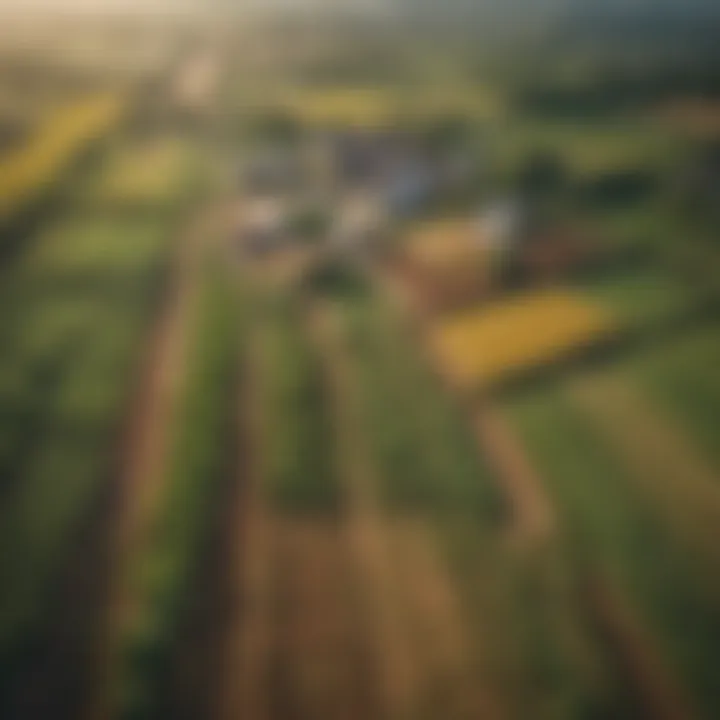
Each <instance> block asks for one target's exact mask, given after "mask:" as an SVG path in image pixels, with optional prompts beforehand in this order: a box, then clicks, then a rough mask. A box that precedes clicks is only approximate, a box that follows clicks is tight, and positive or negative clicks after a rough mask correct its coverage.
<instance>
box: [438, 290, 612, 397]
mask: <svg viewBox="0 0 720 720" xmlns="http://www.w3.org/2000/svg"><path fill="white" fill-rule="evenodd" d="M615 327H616V324H615V322H614V320H613V318H612V317H611V316H610V315H609V314H607V313H606V312H605V311H604V310H603V309H602V308H600V307H597V306H596V305H594V304H592V303H590V302H587V301H586V300H585V299H583V298H582V297H580V296H578V295H576V294H573V293H572V292H566V291H562V290H544V291H541V292H536V293H531V294H526V295H522V296H519V297H514V298H512V299H510V300H507V301H504V302H500V303H494V304H492V305H490V306H487V307H483V308H481V309H476V310H472V311H469V312H463V313H461V314H458V315H456V316H455V317H452V318H450V319H446V320H445V321H443V322H440V323H438V324H437V325H436V326H435V327H434V328H432V329H431V331H430V344H431V348H432V351H433V353H434V355H435V357H436V358H437V361H438V363H439V365H440V367H441V369H442V370H443V372H444V373H445V374H446V376H447V378H448V379H449V380H450V381H451V382H452V383H453V384H454V385H455V386H457V387H460V388H465V389H471V388H478V389H481V388H485V387H489V386H491V385H492V384H493V383H496V382H499V381H502V380H506V379H509V378H511V377H515V376H517V375H520V374H522V373H523V372H527V371H529V370H532V369H535V368H537V367H539V366H541V365H543V364H545V363H548V362H552V361H554V360H557V359H559V358H561V357H563V356H565V355H567V354H569V353H572V352H573V351H575V350H578V349H580V348H583V347H587V346H589V345H591V344H592V343H594V342H596V341H597V340H598V339H600V338H602V337H605V336H607V335H608V334H609V333H610V332H611V331H612V330H613V329H614V328H615Z"/></svg>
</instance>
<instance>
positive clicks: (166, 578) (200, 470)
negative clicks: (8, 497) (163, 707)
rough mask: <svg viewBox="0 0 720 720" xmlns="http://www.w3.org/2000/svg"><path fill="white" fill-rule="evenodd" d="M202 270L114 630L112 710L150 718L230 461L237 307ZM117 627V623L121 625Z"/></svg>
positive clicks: (223, 283)
mask: <svg viewBox="0 0 720 720" xmlns="http://www.w3.org/2000/svg"><path fill="white" fill-rule="evenodd" d="M217 275H218V273H217V270H214V271H213V270H209V271H208V274H207V277H206V278H205V283H204V288H203V290H202V294H201V298H200V305H199V308H198V312H197V319H196V321H195V328H194V331H193V332H192V337H191V348H192V349H191V354H190V358H189V368H188V371H187V375H186V378H185V383H184V390H183V392H182V393H181V398H180V402H179V409H178V413H177V417H176V420H175V423H176V424H175V427H174V432H173V434H174V441H173V442H172V445H171V449H170V457H169V458H168V463H167V476H166V479H165V482H164V485H163V487H164V488H165V489H164V490H163V496H162V497H161V499H160V508H159V511H158V514H157V516H156V519H155V523H154V527H153V529H152V532H151V534H150V541H149V544H148V546H147V547H146V548H145V549H144V550H143V551H142V553H141V554H140V556H139V557H138V558H137V559H136V561H135V566H134V567H133V568H132V569H131V572H132V575H133V579H132V581H131V586H132V588H133V589H132V594H133V597H135V598H136V601H137V612H136V613H135V615H134V617H133V618H132V619H131V624H130V627H128V628H126V629H125V632H124V633H123V634H124V637H123V638H122V639H121V666H120V668H119V672H120V678H119V679H120V683H121V698H120V702H121V707H122V712H121V716H122V717H132V718H142V717H151V716H153V712H154V711H156V710H157V705H158V703H159V702H160V700H161V698H160V694H159V693H161V688H162V683H163V681H164V680H166V679H167V672H168V668H169V663H170V660H171V657H172V651H173V648H174V646H175V642H176V641H177V638H178V635H179V633H178V630H179V627H180V625H181V623H182V622H183V619H184V616H185V613H186V612H187V611H188V607H189V598H190V597H191V596H192V594H193V592H206V591H207V588H203V587H196V586H194V585H193V582H194V581H195V580H196V578H197V575H198V572H199V570H200V565H201V563H202V561H203V552H204V550H205V549H206V546H207V538H208V536H209V532H210V524H211V522H212V518H213V516H214V507H215V506H216V504H217V500H218V498H219V497H220V496H221V491H222V487H223V484H224V483H226V482H227V481H228V479H229V476H230V475H231V473H232V472H233V470H234V462H233V460H234V448H235V442H236V438H235V433H236V430H237V428H236V425H235V422H234V421H235V417H236V410H237V408H236V405H237V403H236V393H234V392H232V390H233V388H235V387H236V386H237V384H238V382H237V381H238V373H237V371H238V367H239V364H238V341H239V338H240V334H239V325H238V321H239V315H238V306H237V298H236V297H235V296H234V294H233V292H232V290H231V288H230V286H229V285H228V283H227V279H223V278H221V277H220V278H219V277H217ZM121 630H122V629H121Z"/></svg>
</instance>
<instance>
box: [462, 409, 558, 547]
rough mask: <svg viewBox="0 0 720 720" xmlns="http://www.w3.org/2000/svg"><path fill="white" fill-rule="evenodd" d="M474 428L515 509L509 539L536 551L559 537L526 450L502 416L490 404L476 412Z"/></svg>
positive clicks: (512, 512) (496, 475)
mask: <svg viewBox="0 0 720 720" xmlns="http://www.w3.org/2000/svg"><path fill="white" fill-rule="evenodd" d="M472 422H473V428H474V431H475V434H476V437H477V439H478V444H479V446H480V448H481V449H482V450H483V451H484V454H485V456H486V457H487V459H488V461H489V463H490V465H491V467H492V468H493V469H494V470H495V477H496V478H497V481H498V483H499V484H500V489H501V490H502V492H503V494H504V496H505V498H506V499H507V501H508V502H509V504H510V507H511V518H512V525H511V526H510V527H509V528H508V531H509V533H508V534H509V538H510V540H511V541H512V542H513V543H516V544H517V545H518V546H519V547H520V548H523V547H525V548H536V547H538V546H541V545H543V544H545V543H546V542H549V541H550V540H551V539H552V538H553V537H554V536H555V534H556V521H555V513H554V510H553V507H552V505H551V503H550V500H549V499H548V497H547V495H546V493H545V489H544V487H543V482H542V480H541V478H540V477H539V476H538V474H537V472H536V471H535V469H534V468H533V466H532V463H531V462H530V460H529V458H528V457H527V454H526V452H525V449H524V448H523V447H522V445H521V444H520V441H519V440H518V438H517V437H516V435H515V433H514V432H513V430H512V428H511V427H510V425H509V424H508V422H507V421H506V420H505V418H504V417H503V416H502V414H501V412H500V411H499V410H498V409H497V408H495V407H493V406H492V405H491V404H490V403H489V402H488V401H481V402H480V403H479V406H478V407H477V409H476V410H475V411H474V416H473V418H472Z"/></svg>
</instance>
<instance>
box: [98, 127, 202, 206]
mask: <svg viewBox="0 0 720 720" xmlns="http://www.w3.org/2000/svg"><path fill="white" fill-rule="evenodd" d="M191 161H192V152H191V148H190V146H189V145H188V143H186V142H185V141H184V140H182V139H181V138H179V137H162V138H154V139H152V140H151V141H143V142H138V143H136V144H135V145H134V146H130V147H128V146H126V145H123V146H121V147H119V148H118V149H117V150H116V151H115V152H114V153H113V154H111V155H110V158H109V162H108V163H107V164H106V167H105V170H104V172H103V173H102V175H101V177H100V178H99V179H98V181H97V183H96V188H95V195H96V197H97V198H99V199H100V200H106V201H110V202H130V203H150V204H155V203H160V204H162V203H166V202H170V201H172V200H174V199H175V198H176V197H177V196H178V194H180V193H181V192H182V189H183V186H184V185H186V184H187V181H188V173H189V170H190V165H191Z"/></svg>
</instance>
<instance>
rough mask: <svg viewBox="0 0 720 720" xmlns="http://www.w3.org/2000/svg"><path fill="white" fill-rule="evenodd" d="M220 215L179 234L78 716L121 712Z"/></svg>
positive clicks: (112, 531)
mask: <svg viewBox="0 0 720 720" xmlns="http://www.w3.org/2000/svg"><path fill="white" fill-rule="evenodd" d="M216 218H217V211H216V210H215V208H209V209H208V208H206V209H204V210H203V211H202V212H201V214H200V215H199V217H198V218H196V219H195V221H194V222H193V223H191V225H190V227H189V228H188V229H187V231H186V232H185V233H184V234H183V235H182V236H181V238H180V240H179V244H180V247H179V250H178V255H177V257H176V259H175V263H174V267H173V270H172V272H171V280H170V287H169V290H168V294H167V297H166V300H165V304H164V307H163V309H162V311H161V314H160V317H159V318H158V320H157V321H156V324H155V327H154V330H153V334H152V338H151V341H150V350H149V352H148V354H147V356H146V359H145V363H144V366H143V368H142V371H141V378H140V382H139V385H138V390H137V394H136V396H135V401H134V404H133V406H132V409H131V412H130V414H129V416H128V422H127V433H126V437H125V438H124V441H123V444H122V448H121V451H120V458H121V459H120V468H119V472H118V479H117V487H118V490H117V494H118V501H117V505H116V508H115V518H114V521H113V522H112V523H110V525H109V526H108V528H107V529H106V530H105V532H107V533H108V534H109V536H110V540H109V544H110V552H109V556H108V562H107V564H108V573H107V583H108V586H107V588H106V590H105V607H104V609H103V619H102V622H101V623H100V629H99V633H100V636H99V637H98V638H97V640H96V647H95V650H94V663H93V665H94V671H93V673H92V675H93V679H92V683H91V688H92V692H88V693H87V695H86V698H88V699H89V702H88V704H87V706H86V707H85V708H84V709H83V711H81V712H79V713H78V714H77V715H76V716H75V717H85V718H88V719H89V720H107V718H111V717H113V716H114V714H115V706H116V701H117V698H116V696H115V695H116V691H115V688H114V686H113V678H114V676H115V667H114V664H115V661H116V658H117V653H118V651H119V648H118V643H119V642H120V637H119V636H120V633H121V632H122V631H123V629H124V628H126V627H128V624H129V623H130V622H131V620H132V617H133V613H134V610H135V608H134V598H133V597H132V591H131V588H130V587H129V585H128V579H129V576H130V572H131V570H130V569H131V566H132V564H133V561H134V559H135V558H136V557H137V555H138V553H139V552H141V550H142V547H143V545H144V543H145V542H147V537H148V533H149V532H150V530H151V527H152V521H153V518H154V516H155V511H156V508H157V503H158V502H159V499H160V494H161V492H162V482H163V479H164V478H163V475H164V472H163V471H164V464H165V461H166V458H167V454H168V451H169V444H170V439H171V436H170V430H171V427H172V418H173V413H174V411H175V407H176V400H177V397H178V395H179V393H180V391H181V386H182V382H183V376H184V370H185V359H186V350H187V344H188V340H189V338H188V330H189V327H190V324H191V318H192V312H193V308H194V305H195V303H196V300H197V294H198V290H199V287H198V285H199V283H198V265H199V261H200V258H201V248H202V245H203V243H204V240H205V237H206V235H207V234H208V233H209V231H210V230H211V229H212V227H213V226H214V222H215V220H216Z"/></svg>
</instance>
